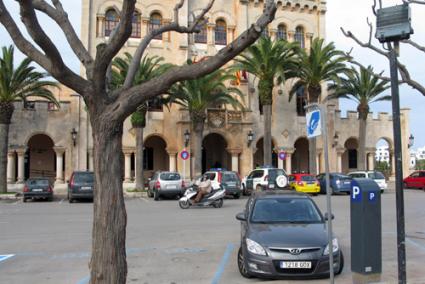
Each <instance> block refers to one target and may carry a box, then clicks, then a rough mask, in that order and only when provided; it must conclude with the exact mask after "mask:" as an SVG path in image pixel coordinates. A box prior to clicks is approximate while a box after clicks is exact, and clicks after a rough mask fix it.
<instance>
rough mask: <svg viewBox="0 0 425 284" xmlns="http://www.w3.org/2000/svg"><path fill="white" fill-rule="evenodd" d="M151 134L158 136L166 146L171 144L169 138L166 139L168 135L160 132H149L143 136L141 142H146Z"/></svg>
mask: <svg viewBox="0 0 425 284" xmlns="http://www.w3.org/2000/svg"><path fill="white" fill-rule="evenodd" d="M153 136H158V137H159V138H161V139H162V140H164V142H165V144H166V145H167V146H169V145H172V143H170V139H168V137H166V136H164V135H163V134H162V133H151V134H149V135H146V136H145V137H143V144H144V143H146V141H147V140H148V139H149V138H151V137H153Z"/></svg>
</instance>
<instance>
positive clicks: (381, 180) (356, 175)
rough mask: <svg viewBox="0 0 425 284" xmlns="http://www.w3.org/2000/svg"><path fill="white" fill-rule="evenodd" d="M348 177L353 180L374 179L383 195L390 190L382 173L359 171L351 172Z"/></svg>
mask: <svg viewBox="0 0 425 284" xmlns="http://www.w3.org/2000/svg"><path fill="white" fill-rule="evenodd" d="M348 176H349V177H351V178H370V179H373V180H374V181H375V182H376V183H377V184H378V186H379V188H380V189H381V193H383V192H384V190H386V189H387V188H388V184H387V181H386V180H385V176H384V175H383V174H382V173H381V172H377V171H357V172H350V173H348Z"/></svg>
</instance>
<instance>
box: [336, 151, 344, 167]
mask: <svg viewBox="0 0 425 284" xmlns="http://www.w3.org/2000/svg"><path fill="white" fill-rule="evenodd" d="M336 154H337V158H336V164H337V172H338V173H342V155H343V154H344V149H343V148H339V149H337V150H336Z"/></svg>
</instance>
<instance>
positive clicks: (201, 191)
mask: <svg viewBox="0 0 425 284" xmlns="http://www.w3.org/2000/svg"><path fill="white" fill-rule="evenodd" d="M211 190H212V187H211V180H210V179H209V178H208V176H207V175H203V176H202V178H201V180H200V182H199V184H198V193H197V194H196V197H195V199H194V200H193V203H198V202H199V201H201V200H202V198H203V197H204V196H205V195H207V194H208V193H210V192H211Z"/></svg>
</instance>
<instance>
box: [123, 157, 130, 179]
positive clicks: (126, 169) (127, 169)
mask: <svg viewBox="0 0 425 284" xmlns="http://www.w3.org/2000/svg"><path fill="white" fill-rule="evenodd" d="M124 182H125V183H129V182H131V152H130V151H124Z"/></svg>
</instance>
